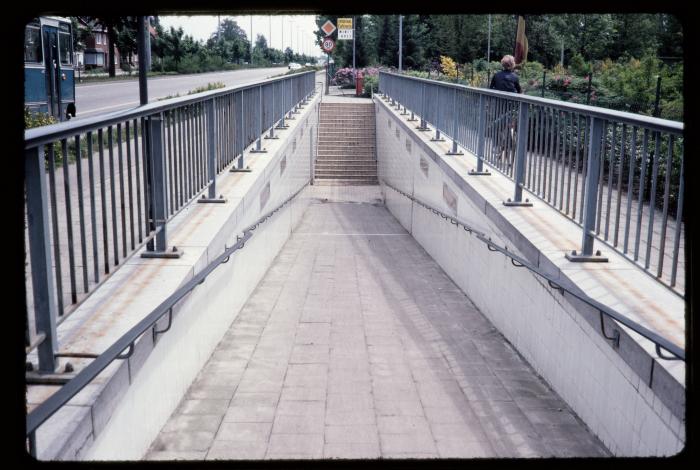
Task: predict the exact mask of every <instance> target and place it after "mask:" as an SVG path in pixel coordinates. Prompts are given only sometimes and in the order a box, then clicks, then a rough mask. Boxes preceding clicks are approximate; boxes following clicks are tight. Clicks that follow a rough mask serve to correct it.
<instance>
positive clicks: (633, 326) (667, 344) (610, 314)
mask: <svg viewBox="0 0 700 470" xmlns="http://www.w3.org/2000/svg"><path fill="white" fill-rule="evenodd" d="M382 183H384V184H385V185H386V186H387V187H389V188H390V189H392V190H394V191H396V192H397V193H399V194H401V195H402V196H404V197H406V198H408V199H410V200H411V201H413V202H415V203H416V204H417V205H419V206H421V207H423V208H424V209H426V210H429V211H430V212H432V213H433V214H435V215H439V216H440V217H442V218H443V219H444V220H446V221H449V222H450V223H451V224H452V225H456V226H461V227H462V228H463V229H464V230H465V231H466V232H468V233H469V234H470V235H473V236H475V237H476V238H477V239H478V240H480V241H482V242H483V243H484V244H486V247H487V248H488V250H489V251H498V252H500V253H502V254H503V255H505V256H507V257H508V258H510V259H511V263H512V264H513V266H515V267H517V268H522V267H524V268H526V269H528V270H529V271H531V272H532V273H534V274H536V275H537V276H539V277H541V278H543V279H544V280H546V281H547V283H548V284H549V286H550V287H552V288H553V289H555V290H558V291H559V292H560V293H561V294H562V295H563V294H565V293H566V294H568V295H571V296H572V297H575V298H577V299H578V300H580V301H582V302H584V303H586V304H588V305H590V306H591V307H593V308H595V309H596V310H597V311H598V313H599V316H600V330H601V334H602V335H603V337H604V338H605V339H607V340H609V341H611V343H612V346H613V347H615V348H618V347H619V343H620V331H619V329H616V328H614V326H613V331H612V336H608V334H607V333H606V328H605V323H604V321H603V317H604V316H605V317H607V318H609V319H611V320H614V321H615V323H619V324H620V325H624V326H625V327H627V328H629V329H630V330H632V331H634V332H635V333H638V334H639V335H641V336H642V337H644V338H646V339H647V340H649V341H650V342H652V343H653V344H654V347H655V350H656V355H657V356H658V358H659V359H663V360H666V361H675V360H680V361H683V362H685V351H684V350H683V348H680V347H678V346H677V345H675V344H674V343H672V342H671V341H669V340H667V339H666V338H664V337H662V336H660V335H659V334H657V333H655V332H653V331H651V330H649V329H647V328H645V327H644V326H642V325H640V324H639V323H637V322H635V321H633V320H631V319H629V318H628V317H626V316H625V315H622V314H621V313H619V312H616V311H615V310H613V309H611V308H609V307H608V306H606V305H604V304H602V303H600V302H598V301H597V300H595V299H593V298H591V297H589V296H588V295H586V294H585V293H583V292H582V291H580V290H579V289H574V288H568V287H566V286H564V285H562V282H561V280H558V279H555V278H554V277H552V276H551V275H549V274H547V273H546V272H544V271H543V270H541V269H540V268H538V267H537V266H535V265H533V264H532V263H530V262H528V261H527V260H526V259H525V258H523V257H521V256H518V255H516V254H515V253H513V251H511V250H508V248H507V247H502V246H499V245H497V244H496V243H494V242H493V241H492V240H491V237H488V236H487V234H485V233H484V232H481V231H480V230H478V229H477V228H475V227H474V226H473V225H471V224H469V223H468V222H465V221H463V220H461V219H459V218H457V217H454V216H452V215H449V214H446V213H444V212H442V211H441V210H439V209H436V208H435V207H433V206H431V205H430V204H428V203H426V202H424V201H422V200H420V199H418V198H416V197H415V196H412V195H410V194H408V193H406V192H404V191H401V190H400V189H398V188H396V187H394V186H393V185H392V184H390V183H388V182H387V181H386V180H382ZM662 350H665V351H668V352H669V353H671V355H670V356H669V355H665V354H664V353H663V352H662ZM652 366H653V361H652Z"/></svg>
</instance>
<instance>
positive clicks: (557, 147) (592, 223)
mask: <svg viewBox="0 0 700 470" xmlns="http://www.w3.org/2000/svg"><path fill="white" fill-rule="evenodd" d="M379 91H380V93H382V94H383V95H384V96H385V98H386V99H387V100H389V101H391V103H392V104H396V105H397V106H398V107H401V106H403V108H404V112H406V111H410V112H411V114H412V118H414V117H415V116H414V115H418V116H419V117H420V125H419V126H418V129H419V130H423V131H427V130H428V123H430V124H431V125H432V126H433V127H434V128H435V136H434V138H433V140H442V137H441V134H445V135H448V136H449V137H450V138H451V139H452V149H451V151H450V152H448V154H457V155H458V154H459V152H458V150H459V149H458V144H459V146H461V147H463V148H465V149H467V150H468V151H470V152H472V153H473V154H475V155H476V156H477V168H476V169H475V170H472V171H471V172H470V173H469V174H470V175H484V174H488V171H484V168H483V162H487V163H488V164H489V166H491V167H493V168H496V169H497V170H498V171H500V172H502V173H504V174H505V175H507V176H508V177H510V178H512V179H513V180H514V182H515V185H514V186H515V188H514V195H513V198H512V199H509V200H508V201H505V202H504V204H506V205H530V204H531V203H530V201H529V200H523V189H527V190H529V191H530V192H531V193H532V194H534V195H535V196H537V197H539V198H540V199H542V200H543V201H545V202H547V203H548V204H550V205H551V206H553V207H554V208H556V209H558V210H559V211H560V212H561V213H562V214H563V215H565V216H567V217H569V218H570V219H572V220H573V221H574V222H576V223H577V224H578V225H580V226H581V227H582V229H583V234H582V243H581V245H582V246H581V249H580V250H577V251H573V252H572V253H569V254H567V257H568V258H569V259H571V260H572V261H604V260H605V258H604V257H602V256H600V253H599V251H598V250H597V251H595V252H594V250H593V243H594V240H596V241H598V242H600V243H603V244H605V245H606V246H608V247H609V248H612V249H615V250H616V251H618V252H619V253H621V254H623V255H624V256H625V257H626V258H628V259H629V260H630V261H632V262H634V263H635V264H636V265H637V266H639V267H640V268H641V269H643V270H644V271H645V272H647V273H648V274H650V275H652V276H653V277H655V278H656V279H657V280H659V281H660V282H661V283H663V284H664V285H666V286H667V287H669V288H670V289H672V290H673V292H675V293H676V294H678V295H680V296H684V293H685V279H684V276H685V265H684V240H683V238H684V237H683V236H682V235H683V233H684V224H683V222H682V221H683V191H684V178H683V155H684V152H683V149H684V138H683V128H684V126H683V123H680V122H675V121H668V120H664V119H657V118H652V117H647V116H640V115H635V114H630V113H625V112H620V111H612V110H607V109H601V108H595V107H591V106H585V105H578V104H573V103H566V102H561V101H554V100H549V99H543V98H537V97H531V96H524V95H518V94H512V93H505V92H500V91H495V90H484V89H479V88H472V87H467V86H464V85H456V84H451V83H445V82H437V81H434V80H426V79H421V78H415V77H408V76H404V75H398V74H394V73H386V72H380V79H379ZM589 175H590V177H589Z"/></svg>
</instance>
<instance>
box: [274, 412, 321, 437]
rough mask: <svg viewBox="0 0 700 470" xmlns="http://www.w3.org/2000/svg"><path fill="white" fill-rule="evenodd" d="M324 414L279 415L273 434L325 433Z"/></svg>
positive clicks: (276, 418)
mask: <svg viewBox="0 0 700 470" xmlns="http://www.w3.org/2000/svg"><path fill="white" fill-rule="evenodd" d="M324 426H325V423H324V419H323V416H322V415H320V414H316V415H314V414H312V415H307V416H305V415H277V416H276V417H275V421H274V423H273V425H272V433H273V434H323V428H324Z"/></svg>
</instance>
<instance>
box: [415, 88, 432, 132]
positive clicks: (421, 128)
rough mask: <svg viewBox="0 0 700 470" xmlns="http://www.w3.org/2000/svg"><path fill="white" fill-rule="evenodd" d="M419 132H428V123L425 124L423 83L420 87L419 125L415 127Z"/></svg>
mask: <svg viewBox="0 0 700 470" xmlns="http://www.w3.org/2000/svg"><path fill="white" fill-rule="evenodd" d="M417 129H418V130H419V131H429V130H430V128H428V123H427V122H425V83H423V84H422V86H421V87H420V124H419V126H418V127H417Z"/></svg>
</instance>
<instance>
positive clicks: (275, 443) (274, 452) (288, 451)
mask: <svg viewBox="0 0 700 470" xmlns="http://www.w3.org/2000/svg"><path fill="white" fill-rule="evenodd" d="M322 457H323V434H272V435H271V436H270V443H269V445H268V448H267V454H266V458H322Z"/></svg>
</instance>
